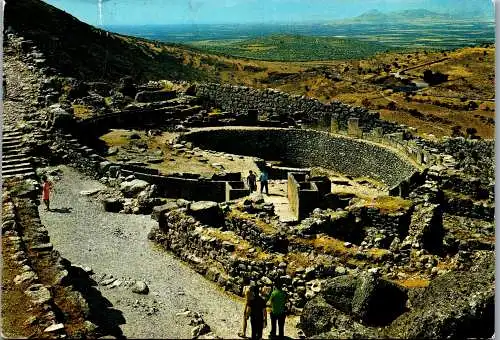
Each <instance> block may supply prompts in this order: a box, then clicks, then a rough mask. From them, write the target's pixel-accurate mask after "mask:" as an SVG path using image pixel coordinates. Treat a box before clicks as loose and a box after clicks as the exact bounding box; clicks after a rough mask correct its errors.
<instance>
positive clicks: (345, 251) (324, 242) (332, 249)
mask: <svg viewBox="0 0 500 340" xmlns="http://www.w3.org/2000/svg"><path fill="white" fill-rule="evenodd" d="M293 242H296V243H299V244H304V245H308V246H312V247H313V248H315V249H317V250H318V251H319V252H322V253H325V254H331V255H336V256H340V257H344V258H348V257H351V256H353V255H354V254H355V253H356V250H357V247H356V246H354V245H353V246H351V247H349V248H348V247H346V246H345V245H344V243H345V241H342V240H339V239H336V238H333V237H330V236H326V235H317V237H316V238H314V239H301V238H297V239H295V240H294V241H293Z"/></svg>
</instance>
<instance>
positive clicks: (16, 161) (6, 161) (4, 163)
mask: <svg viewBox="0 0 500 340" xmlns="http://www.w3.org/2000/svg"><path fill="white" fill-rule="evenodd" d="M12 157H14V156H12ZM29 162H31V158H30V157H22V156H19V157H17V156H16V158H12V159H4V158H2V168H3V167H5V166H8V165H11V164H19V163H21V164H22V163H28V164H29Z"/></svg>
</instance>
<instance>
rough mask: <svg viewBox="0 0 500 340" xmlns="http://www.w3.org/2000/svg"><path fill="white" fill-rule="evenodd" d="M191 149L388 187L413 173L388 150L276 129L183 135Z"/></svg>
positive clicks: (315, 133) (335, 137) (322, 134)
mask: <svg viewBox="0 0 500 340" xmlns="http://www.w3.org/2000/svg"><path fill="white" fill-rule="evenodd" d="M183 139H185V140H187V141H191V142H193V143H194V144H195V145H197V146H199V147H201V148H205V149H212V150H217V151H224V152H228V153H233V154H241V155H248V156H257V157H260V158H264V159H268V160H281V161H283V162H285V163H287V165H290V166H296V167H312V166H321V167H324V168H328V169H332V170H334V171H337V172H340V173H343V174H345V175H350V176H354V177H362V176H367V177H372V178H374V179H377V180H380V181H382V182H384V183H386V184H387V185H388V186H389V187H392V186H395V185H399V183H400V182H401V181H403V180H405V179H407V178H409V177H411V176H412V174H413V173H414V172H415V171H417V170H418V169H416V168H415V167H414V166H413V165H412V164H410V162H408V161H406V160H404V159H403V158H402V157H400V156H399V155H396V154H395V153H393V152H391V151H390V150H389V149H386V148H384V147H381V146H378V145H376V144H374V143H369V142H364V141H362V140H358V139H353V138H348V137H343V136H339V135H329V134H328V133H325V132H320V131H315V130H302V129H279V128H226V129H222V128H219V129H218V128H210V129H204V130H198V131H194V132H189V133H186V134H185V135H184V136H183Z"/></svg>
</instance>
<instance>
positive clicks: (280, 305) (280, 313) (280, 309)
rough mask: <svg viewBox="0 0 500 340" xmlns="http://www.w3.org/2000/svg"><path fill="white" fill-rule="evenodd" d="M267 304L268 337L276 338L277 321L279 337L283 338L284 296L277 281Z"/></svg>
mask: <svg viewBox="0 0 500 340" xmlns="http://www.w3.org/2000/svg"><path fill="white" fill-rule="evenodd" d="M268 303H269V305H270V306H271V334H269V337H270V338H274V337H276V321H277V322H278V328H279V337H280V338H281V339H282V338H283V337H284V336H285V318H286V294H285V292H284V291H283V290H282V289H281V282H280V281H279V280H277V281H276V282H275V283H274V289H273V291H272V293H271V295H270V296H269V299H268Z"/></svg>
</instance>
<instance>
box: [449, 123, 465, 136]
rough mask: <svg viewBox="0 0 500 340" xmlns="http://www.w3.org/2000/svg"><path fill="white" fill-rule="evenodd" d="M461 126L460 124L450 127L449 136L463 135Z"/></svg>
mask: <svg viewBox="0 0 500 340" xmlns="http://www.w3.org/2000/svg"><path fill="white" fill-rule="evenodd" d="M460 130H462V127H461V126H460V125H455V126H453V127H452V128H451V136H452V137H463V135H464V134H463V133H462V131H460Z"/></svg>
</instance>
